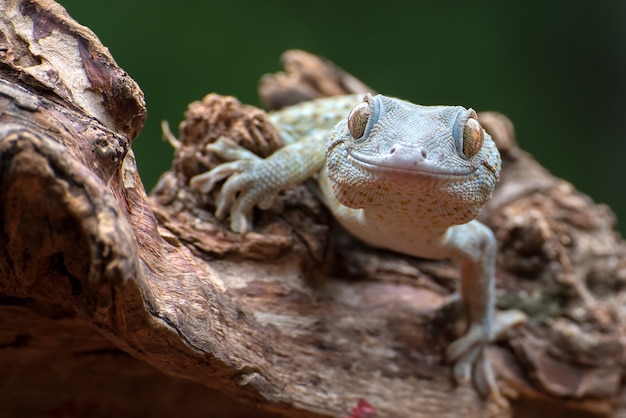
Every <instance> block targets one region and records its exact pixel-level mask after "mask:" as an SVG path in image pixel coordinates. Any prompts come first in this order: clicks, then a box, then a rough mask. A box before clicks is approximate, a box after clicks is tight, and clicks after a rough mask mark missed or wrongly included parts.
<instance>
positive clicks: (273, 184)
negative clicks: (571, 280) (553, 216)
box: [191, 95, 500, 395]
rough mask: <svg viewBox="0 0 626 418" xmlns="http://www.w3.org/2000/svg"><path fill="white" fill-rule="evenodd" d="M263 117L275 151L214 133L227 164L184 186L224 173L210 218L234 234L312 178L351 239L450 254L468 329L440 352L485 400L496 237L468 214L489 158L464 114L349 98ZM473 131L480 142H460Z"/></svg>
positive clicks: (483, 195) (475, 207) (488, 178)
mask: <svg viewBox="0 0 626 418" xmlns="http://www.w3.org/2000/svg"><path fill="white" fill-rule="evenodd" d="M364 100H365V101H364ZM362 103H366V104H362ZM360 104H361V107H360V108H359V109H358V110H359V111H360V113H359V112H357V109H355V108H356V107H357V106H359V105H360ZM352 109H355V110H354V111H353V113H350V116H348V115H349V112H350V111H351V110H352ZM357 113H358V114H357ZM270 118H271V120H272V122H273V123H274V124H275V125H276V126H277V127H278V128H279V131H280V132H281V137H282V139H283V140H284V142H285V144H286V146H285V147H283V148H281V149H280V150H278V151H277V152H275V153H274V154H272V155H271V156H270V157H269V158H267V159H261V158H259V157H257V156H255V155H254V154H252V153H250V152H249V151H246V150H243V149H242V148H239V147H238V146H237V145H236V144H234V143H233V142H232V141H230V140H228V139H226V138H221V139H220V140H218V141H217V142H216V143H214V144H211V145H210V148H211V149H212V150H213V151H214V152H216V153H217V154H218V155H220V156H221V157H222V158H224V159H226V160H230V161H231V162H228V163H225V164H222V165H220V166H218V167H216V168H215V169H213V170H212V171H210V172H208V173H204V174H201V175H199V176H196V177H194V178H193V179H192V182H191V185H192V187H194V188H196V189H199V190H201V191H204V192H206V191H209V190H211V189H212V188H213V186H214V185H215V183H216V182H217V181H219V180H222V179H224V178H226V177H229V178H228V180H227V181H226V183H225V185H224V186H223V188H222V191H221V193H220V196H219V198H218V202H217V211H216V213H217V215H218V217H220V218H224V217H226V215H228V214H229V213H230V217H231V229H233V230H234V231H238V232H246V231H248V230H250V229H251V228H252V224H251V217H252V209H253V207H254V206H255V205H257V206H259V207H262V208H263V207H265V208H267V207H269V206H270V205H271V204H272V201H273V198H274V196H275V195H276V193H277V192H278V191H280V190H283V189H284V188H286V187H288V186H290V185H292V184H296V183H300V182H302V181H303V180H305V179H307V178H310V177H312V176H315V175H316V176H317V180H318V184H319V186H320V190H321V192H322V195H323V199H324V203H325V204H326V206H328V208H329V209H330V210H331V212H332V213H333V215H334V216H335V218H337V220H338V221H339V222H340V223H341V224H342V225H343V226H344V227H345V228H346V229H347V230H348V231H350V232H351V233H352V234H354V235H355V236H356V237H358V238H359V239H361V240H363V241H364V242H366V243H368V244H370V245H372V246H375V247H379V248H386V249H390V250H393V251H397V252H400V253H404V254H408V255H412V256H416V257H421V258H432V259H440V258H452V259H453V260H455V261H456V262H457V263H458V264H459V266H460V269H461V295H462V298H463V301H464V302H465V305H466V307H467V313H468V320H469V327H468V331H467V333H466V334H465V335H464V336H462V337H461V338H459V339H458V340H457V341H455V342H454V343H452V344H451V345H450V347H448V350H447V356H448V359H449V360H450V361H451V362H453V364H454V366H453V375H454V378H455V380H456V381H457V382H459V383H460V382H465V381H468V380H469V379H470V376H472V380H473V382H474V383H475V386H476V387H477V389H478V390H479V391H480V392H481V393H483V394H489V393H491V394H494V395H497V393H498V392H497V386H496V383H495V380H494V378H493V374H492V371H491V368H490V366H489V363H488V361H487V358H486V356H485V354H484V349H485V346H486V345H487V344H488V343H489V341H490V340H491V338H492V334H493V330H492V319H493V304H494V300H493V299H494V296H493V293H494V289H493V287H494V273H495V253H496V243H495V239H494V236H493V234H492V232H491V231H490V230H489V228H487V227H486V226H484V225H482V224H481V223H479V222H478V221H476V220H474V218H475V217H476V216H477V215H478V213H479V211H480V209H481V208H482V206H483V205H484V203H485V202H486V201H487V200H489V199H490V198H491V194H492V191H493V189H494V187H495V184H496V181H497V180H498V175H499V172H500V155H499V153H498V151H497V149H496V146H495V144H494V143H493V141H492V139H491V137H490V136H489V135H488V134H487V133H486V132H484V131H483V130H482V127H480V125H479V124H478V122H477V120H476V119H477V117H476V114H475V112H474V111H473V110H471V109H470V110H467V109H465V108H463V107H460V106H418V105H414V104H412V103H409V102H406V101H403V100H399V99H395V98H389V97H386V96H382V95H377V96H373V97H372V96H370V95H368V96H366V98H365V99H364V98H363V96H362V95H361V96H342V97H334V98H328V99H320V100H316V101H312V102H306V103H303V104H299V105H296V106H292V107H290V108H287V109H285V110H281V111H278V112H275V113H272V114H271V115H270ZM468 119H472V120H471V121H469V122H468ZM349 121H351V122H352V125H350V122H349ZM468 126H469V127H470V128H469V130H466V131H464V129H466V128H467V127H468ZM475 126H478V128H475ZM351 127H352V128H351ZM354 127H356V131H358V132H356V134H361V133H362V136H360V137H358V138H355V135H354V133H355V132H354V131H355V128H354ZM472 127H473V130H472ZM477 129H478V131H477ZM331 132H332V134H331ZM477 132H478V133H479V134H480V135H478V134H477ZM472 135H473V136H472ZM477 135H478V136H477ZM474 137H479V138H480V140H479V141H475V142H474V143H470V140H472V138H474ZM464 141H465V142H464ZM472 146H473V148H472ZM464 150H465V151H466V152H468V153H470V154H474V153H475V155H470V156H468V155H465V154H464Z"/></svg>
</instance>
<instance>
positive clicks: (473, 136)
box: [463, 111, 485, 158]
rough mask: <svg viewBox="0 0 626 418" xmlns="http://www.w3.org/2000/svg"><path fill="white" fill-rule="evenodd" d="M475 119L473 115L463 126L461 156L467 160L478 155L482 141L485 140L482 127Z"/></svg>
mask: <svg viewBox="0 0 626 418" xmlns="http://www.w3.org/2000/svg"><path fill="white" fill-rule="evenodd" d="M472 113H473V111H472ZM476 118H477V116H476V114H475V113H474V114H473V115H472V116H470V117H469V119H468V120H467V121H466V122H465V125H464V126H463V155H465V156H466V157H467V158H472V157H473V156H474V155H476V154H478V152H479V151H480V149H481V148H482V146H483V139H484V138H485V136H484V133H483V127H482V126H481V125H480V122H478V119H476Z"/></svg>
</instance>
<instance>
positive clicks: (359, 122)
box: [348, 102, 370, 139]
mask: <svg viewBox="0 0 626 418" xmlns="http://www.w3.org/2000/svg"><path fill="white" fill-rule="evenodd" d="M369 119H370V105H369V103H368V102H363V103H361V104H359V105H358V106H357V107H355V108H354V109H352V111H351V112H350V114H349V115H348V130H349V131H350V135H352V138H354V139H359V138H361V137H362V136H363V134H365V128H366V127H367V122H368V121H369Z"/></svg>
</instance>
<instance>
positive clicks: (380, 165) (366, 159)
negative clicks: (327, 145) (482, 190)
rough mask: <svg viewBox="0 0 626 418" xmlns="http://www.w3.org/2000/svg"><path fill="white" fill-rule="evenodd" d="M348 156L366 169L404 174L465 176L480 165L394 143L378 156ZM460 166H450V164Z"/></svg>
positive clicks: (350, 153) (349, 153)
mask: <svg viewBox="0 0 626 418" xmlns="http://www.w3.org/2000/svg"><path fill="white" fill-rule="evenodd" d="M348 156H349V157H350V159H352V160H353V161H354V162H355V163H357V164H358V165H360V166H361V167H362V168H364V169H367V170H368V171H376V172H381V171H384V172H387V173H397V174H404V175H415V174H418V175H428V176H435V177H466V176H469V175H471V174H472V173H474V172H476V171H477V170H478V169H479V167H480V165H470V164H468V162H467V161H458V160H456V159H451V158H448V159H444V158H437V159H434V158H430V156H429V155H428V154H427V153H426V151H423V150H422V151H419V150H418V149H416V148H411V147H405V146H401V145H396V146H394V147H393V148H391V149H390V150H389V152H388V153H387V154H386V155H384V156H382V157H380V156H377V157H370V156H365V155H362V154H359V153H354V152H350V150H349V151H348ZM459 163H461V165H460V166H458V167H455V168H451V167H447V165H450V164H459Z"/></svg>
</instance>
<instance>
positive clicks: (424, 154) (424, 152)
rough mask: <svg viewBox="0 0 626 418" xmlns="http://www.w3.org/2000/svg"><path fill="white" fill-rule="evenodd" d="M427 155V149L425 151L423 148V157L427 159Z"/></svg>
mask: <svg viewBox="0 0 626 418" xmlns="http://www.w3.org/2000/svg"><path fill="white" fill-rule="evenodd" d="M427 156H428V154H426V151H425V150H422V158H423V159H426V158H427Z"/></svg>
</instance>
